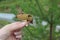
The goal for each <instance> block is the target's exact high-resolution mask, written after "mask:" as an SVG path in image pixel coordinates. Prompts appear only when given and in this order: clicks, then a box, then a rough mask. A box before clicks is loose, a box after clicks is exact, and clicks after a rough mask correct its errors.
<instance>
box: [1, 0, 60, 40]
mask: <svg viewBox="0 0 60 40" xmlns="http://www.w3.org/2000/svg"><path fill="white" fill-rule="evenodd" d="M16 5H19V7H20V8H22V9H23V12H24V13H29V14H32V15H33V16H38V17H39V18H38V19H36V18H35V20H36V23H37V26H36V27H34V26H31V25H30V26H28V27H25V28H24V29H23V40H49V36H50V34H49V33H50V32H49V31H50V30H49V29H48V30H47V28H49V26H50V24H49V23H50V22H51V16H52V15H53V19H52V20H53V27H54V30H53V35H54V36H55V37H54V38H53V40H59V36H60V32H55V27H56V25H57V24H60V15H59V13H60V6H59V5H60V4H59V0H6V1H2V2H0V9H1V12H2V11H3V10H4V9H6V7H9V8H10V9H11V11H10V12H12V13H14V14H18V11H17V9H16ZM3 12H4V11H3ZM38 20H39V21H38ZM42 20H45V21H47V22H48V25H46V26H43V25H42V24H41V22H42ZM0 24H4V25H6V24H8V22H5V21H2V22H1V21H0Z"/></svg>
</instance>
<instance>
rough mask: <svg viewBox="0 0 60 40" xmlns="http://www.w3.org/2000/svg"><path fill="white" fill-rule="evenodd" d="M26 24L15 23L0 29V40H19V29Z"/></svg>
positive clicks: (20, 34)
mask: <svg viewBox="0 0 60 40" xmlns="http://www.w3.org/2000/svg"><path fill="white" fill-rule="evenodd" d="M26 25H27V22H15V23H11V24H8V25H6V26H4V27H3V28H1V29H0V40H21V37H22V33H21V29H22V28H23V27H24V26H26Z"/></svg>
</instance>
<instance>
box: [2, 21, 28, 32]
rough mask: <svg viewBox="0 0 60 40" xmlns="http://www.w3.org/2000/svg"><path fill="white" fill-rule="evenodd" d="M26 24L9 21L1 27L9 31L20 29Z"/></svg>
mask: <svg viewBox="0 0 60 40" xmlns="http://www.w3.org/2000/svg"><path fill="white" fill-rule="evenodd" d="M26 25H27V22H15V23H11V24H8V25H6V26H4V27H3V28H2V29H4V30H6V31H10V32H11V31H14V30H18V29H20V30H21V29H22V28H23V27H24V26H26Z"/></svg>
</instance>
